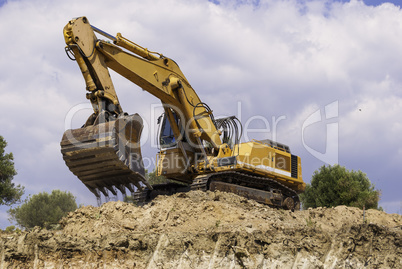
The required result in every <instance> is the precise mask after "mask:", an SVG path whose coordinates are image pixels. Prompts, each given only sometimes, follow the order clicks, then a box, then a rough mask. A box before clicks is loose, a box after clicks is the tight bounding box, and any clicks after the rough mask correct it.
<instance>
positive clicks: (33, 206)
mask: <svg viewBox="0 0 402 269" xmlns="http://www.w3.org/2000/svg"><path fill="white" fill-rule="evenodd" d="M76 209H77V203H76V202H75V197H74V196H73V195H72V194H71V193H70V192H63V191H60V190H53V191H52V193H51V194H48V193H46V192H41V193H39V194H35V195H32V197H28V198H27V199H25V201H24V202H23V204H22V205H20V206H18V207H16V208H11V209H10V210H8V213H9V214H10V216H11V220H15V221H16V222H17V223H18V225H19V226H21V227H22V228H25V229H29V228H33V227H35V226H39V227H42V228H47V229H50V228H52V227H54V226H55V225H57V224H58V222H59V221H60V220H61V218H63V217H64V216H66V215H67V213H68V212H70V211H74V210H76Z"/></svg>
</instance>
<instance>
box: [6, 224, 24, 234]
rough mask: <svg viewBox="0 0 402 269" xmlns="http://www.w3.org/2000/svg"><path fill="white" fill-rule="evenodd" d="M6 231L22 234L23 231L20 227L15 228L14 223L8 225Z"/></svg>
mask: <svg viewBox="0 0 402 269" xmlns="http://www.w3.org/2000/svg"><path fill="white" fill-rule="evenodd" d="M4 231H5V232H6V233H17V234H20V233H21V230H20V229H18V228H15V226H14V225H11V226H8V227H7V228H6V229H5V230H4Z"/></svg>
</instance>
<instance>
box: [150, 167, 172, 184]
mask: <svg viewBox="0 0 402 269" xmlns="http://www.w3.org/2000/svg"><path fill="white" fill-rule="evenodd" d="M145 177H146V178H147V180H148V182H149V184H151V185H155V184H162V183H168V182H169V180H168V179H166V177H164V176H158V175H157V174H156V169H154V171H152V172H150V173H148V171H146V176H145Z"/></svg>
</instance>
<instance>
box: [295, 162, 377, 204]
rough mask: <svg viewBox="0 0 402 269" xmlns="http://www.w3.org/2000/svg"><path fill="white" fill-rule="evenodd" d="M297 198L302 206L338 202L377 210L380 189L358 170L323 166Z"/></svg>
mask: <svg viewBox="0 0 402 269" xmlns="http://www.w3.org/2000/svg"><path fill="white" fill-rule="evenodd" d="M300 199H301V201H302V204H303V208H304V209H307V208H309V207H313V208H314V207H333V206H338V205H346V206H354V207H358V208H363V206H365V208H366V209H369V208H374V209H378V201H379V200H380V191H378V190H375V189H374V185H373V184H371V182H370V180H369V179H368V177H367V175H366V174H365V173H363V172H362V171H360V170H359V171H353V170H352V171H349V170H347V169H346V168H345V167H343V166H340V165H334V166H325V165H324V166H322V167H320V169H319V170H318V171H315V172H314V174H313V177H312V179H311V184H307V186H306V190H305V192H304V193H303V194H301V195H300Z"/></svg>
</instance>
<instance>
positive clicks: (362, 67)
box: [0, 0, 402, 229]
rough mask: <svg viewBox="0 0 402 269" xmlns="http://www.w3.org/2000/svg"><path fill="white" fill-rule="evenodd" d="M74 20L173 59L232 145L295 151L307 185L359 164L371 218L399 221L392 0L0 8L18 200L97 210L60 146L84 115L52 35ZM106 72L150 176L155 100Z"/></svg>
mask: <svg viewBox="0 0 402 269" xmlns="http://www.w3.org/2000/svg"><path fill="white" fill-rule="evenodd" d="M79 16H86V17H87V18H88V19H89V21H90V23H91V24H92V25H95V26H96V27H98V28H101V29H102V30H104V31H106V32H108V33H110V34H112V35H116V34H117V33H118V32H121V33H122V34H123V36H125V37H127V38H128V39H130V40H132V41H134V42H136V43H138V44H140V45H142V46H144V47H147V48H149V49H150V50H153V51H158V52H160V53H162V54H163V55H166V56H168V57H170V58H172V59H174V60H175V61H176V62H177V63H178V64H179V66H180V68H181V70H182V71H183V73H184V74H185V75H186V77H187V79H188V80H189V81H190V83H191V84H192V86H193V88H194V89H195V90H196V91H197V93H198V95H199V97H200V98H201V100H202V101H203V102H205V103H207V104H208V105H209V106H210V107H211V108H212V110H213V112H214V115H215V117H216V118H217V117H221V116H229V115H235V116H237V117H238V118H239V119H240V120H241V121H242V123H243V128H244V130H245V132H244V135H243V138H242V141H249V140H252V139H267V138H268V139H273V140H276V141H278V142H281V143H283V144H286V145H288V146H289V147H290V149H291V151H292V153H293V154H295V155H298V156H300V157H301V160H302V167H303V179H304V180H305V181H306V182H310V180H311V176H312V174H313V173H314V171H316V170H317V169H319V168H320V167H321V166H322V165H328V164H330V165H333V164H336V163H338V164H340V165H342V166H345V167H346V168H347V169H348V170H355V171H357V170H361V171H363V172H364V173H366V174H367V176H368V177H369V179H370V180H371V182H372V183H373V184H375V186H376V188H377V189H379V190H381V200H380V205H381V206H382V207H383V208H384V210H385V211H386V212H388V213H399V214H401V213H402V195H401V193H400V190H401V189H402V180H401V178H400V177H401V176H400V175H401V174H402V165H401V164H402V146H401V143H400V140H401V139H400V137H401V134H402V76H401V73H402V49H401V48H402V10H401V9H400V6H399V1H359V0H351V1H335V0H334V1H331V0H327V1H323V0H320V1H316V0H311V1H309V0H304V1H296V0H265V1H264V0H260V1H246V0H244V1H229V0H222V1H206V0H151V1H139V0H138V1H137V0H130V1H128V0H126V1H124V0H123V1H105V0H98V1H96V2H95V1H81V0H70V1H51V0H29V1H28V0H9V1H0V18H1V24H0V36H1V38H2V42H1V43H0V48H1V52H2V53H1V61H0V113H1V115H2V116H1V117H0V135H2V136H3V137H4V138H5V139H6V141H7V142H8V146H7V148H6V152H12V153H13V154H14V162H15V167H16V169H17V172H18V175H17V176H15V177H14V182H15V183H16V184H21V185H23V186H25V192H26V193H25V196H24V197H27V196H28V195H33V194H36V193H39V192H43V191H46V192H51V191H52V190H54V189H60V190H62V191H69V192H71V193H73V194H74V195H75V196H76V197H77V202H78V204H82V205H96V199H95V196H94V195H93V194H92V193H91V192H89V191H88V190H87V189H86V187H85V186H84V185H83V184H82V183H81V182H80V181H79V180H78V179H77V178H76V177H75V176H74V175H73V174H72V173H71V172H70V171H69V170H68V168H67V166H66V165H65V164H64V161H63V159H62V155H61V153H60V145H59V143H60V140H61V137H62V135H63V133H64V131H65V130H66V129H69V128H79V127H80V126H81V125H82V124H83V123H84V122H85V120H86V118H87V117H88V116H89V115H90V114H91V113H92V112H91V108H90V104H89V102H88V101H87V99H86V98H85V83H84V80H83V77H82V75H81V72H80V71H79V68H78V66H77V64H76V63H75V62H73V61H71V60H70V59H69V58H68V57H67V56H66V54H65V51H64V47H65V43H64V39H63V34H62V32H63V27H64V25H65V24H67V23H68V21H69V20H70V19H72V18H75V17H79ZM111 75H112V79H113V81H114V85H115V88H116V90H117V93H118V95H119V99H120V102H121V104H122V107H123V109H124V110H125V111H126V112H128V113H130V114H132V113H139V114H140V115H141V116H142V117H143V119H144V122H145V127H144V131H143V135H142V139H141V144H142V151H143V156H144V162H145V165H146V166H147V168H148V169H150V170H152V169H153V167H154V162H155V155H156V153H157V151H158V150H157V147H156V145H155V141H156V136H155V133H156V129H157V127H156V118H157V116H158V115H159V114H160V113H161V111H162V110H161V108H160V102H159V100H157V99H156V98H155V97H153V96H151V95H150V94H148V93H147V92H144V91H142V90H141V89H140V88H138V87H137V86H135V85H133V84H132V83H130V82H128V81H127V80H125V79H124V78H121V77H120V76H119V75H118V74H116V73H113V72H112V74H111ZM7 209H8V207H5V206H1V207H0V228H2V229H4V228H5V227H7V226H9V225H11V223H10V222H9V221H8V214H7Z"/></svg>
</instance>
